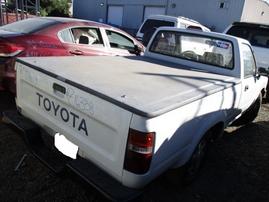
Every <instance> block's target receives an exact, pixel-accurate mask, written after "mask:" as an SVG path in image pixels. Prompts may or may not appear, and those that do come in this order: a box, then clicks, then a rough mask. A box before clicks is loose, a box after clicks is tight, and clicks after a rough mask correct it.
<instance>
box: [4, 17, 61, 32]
mask: <svg viewBox="0 0 269 202" xmlns="http://www.w3.org/2000/svg"><path fill="white" fill-rule="evenodd" d="M57 23H58V22H57V21H52V20H49V19H46V18H28V19H27V20H20V21H17V22H13V23H10V24H7V25H4V26H1V27H0V30H6V31H10V32H18V33H22V34H29V33H33V32H36V31H38V30H41V29H44V28H46V27H49V26H51V25H54V24H57Z"/></svg>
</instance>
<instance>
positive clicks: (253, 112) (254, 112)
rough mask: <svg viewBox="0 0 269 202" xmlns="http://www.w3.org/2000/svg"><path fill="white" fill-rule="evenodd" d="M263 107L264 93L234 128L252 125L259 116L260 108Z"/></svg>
mask: <svg viewBox="0 0 269 202" xmlns="http://www.w3.org/2000/svg"><path fill="white" fill-rule="evenodd" d="M261 105H262V93H260V94H259V96H258V97H257V99H256V100H255V102H254V103H253V104H252V105H251V106H250V108H249V109H248V110H247V111H246V112H245V113H244V114H243V115H242V116H241V117H240V118H239V119H238V120H236V121H235V122H234V123H232V126H239V125H245V124H248V123H251V122H253V121H254V119H255V118H256V117H257V116H258V114H259V111H260V108H261Z"/></svg>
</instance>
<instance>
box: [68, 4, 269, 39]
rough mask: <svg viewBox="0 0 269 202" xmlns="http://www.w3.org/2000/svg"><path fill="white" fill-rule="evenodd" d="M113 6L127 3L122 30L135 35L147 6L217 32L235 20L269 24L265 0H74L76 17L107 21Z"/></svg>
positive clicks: (268, 11) (267, 7)
mask: <svg viewBox="0 0 269 202" xmlns="http://www.w3.org/2000/svg"><path fill="white" fill-rule="evenodd" d="M101 2H103V3H104V5H103V6H101ZM223 2H228V3H229V6H228V8H220V4H221V3H223ZM112 5H113V6H123V19H122V29H123V30H125V31H127V32H128V33H130V34H131V35H135V33H136V32H137V30H138V28H139V26H140V25H141V23H142V21H143V19H144V16H143V15H144V8H145V6H155V7H165V8H166V14H167V15H173V16H184V17H187V18H191V19H194V20H196V21H198V22H200V23H201V24H203V25H205V26H207V27H209V28H210V29H212V30H213V31H216V32H222V31H223V30H224V29H225V28H226V27H227V26H228V25H229V24H230V23H231V22H233V21H252V22H262V23H268V24H269V16H268V15H269V6H268V4H267V3H265V2H264V1H261V0H188V1H185V0H135V1H126V0H73V16H74V17H76V18H84V19H88V20H94V21H99V19H103V21H104V22H106V21H107V12H108V6H112ZM262 12H264V14H263V15H261V13H262Z"/></svg>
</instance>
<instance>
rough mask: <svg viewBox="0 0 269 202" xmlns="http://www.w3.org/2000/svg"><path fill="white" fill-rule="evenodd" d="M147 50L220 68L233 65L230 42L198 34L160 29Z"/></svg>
mask: <svg viewBox="0 0 269 202" xmlns="http://www.w3.org/2000/svg"><path fill="white" fill-rule="evenodd" d="M149 51H151V52H155V53H158V54H162V55H169V56H172V57H178V58H182V59H186V60H192V61H195V62H199V63H206V64H210V65H214V66H217V67H221V68H228V69H233V67H234V66H233V45H232V42H230V41H225V40H223V39H221V40H220V39H218V38H214V37H210V38H209V37H206V36H203V35H199V34H197V35H194V34H188V33H180V32H170V31H160V32H158V33H157V35H156V36H155V38H154V40H153V42H152V43H151V47H150V48H149Z"/></svg>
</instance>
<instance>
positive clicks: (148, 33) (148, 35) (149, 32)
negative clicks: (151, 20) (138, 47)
mask: <svg viewBox="0 0 269 202" xmlns="http://www.w3.org/2000/svg"><path fill="white" fill-rule="evenodd" d="M156 29H157V27H151V28H149V29H147V30H146V31H145V32H144V35H143V38H142V44H143V45H144V46H145V47H147V45H148V43H149V40H150V39H151V37H152V35H153V34H154V32H155V31H156Z"/></svg>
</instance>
